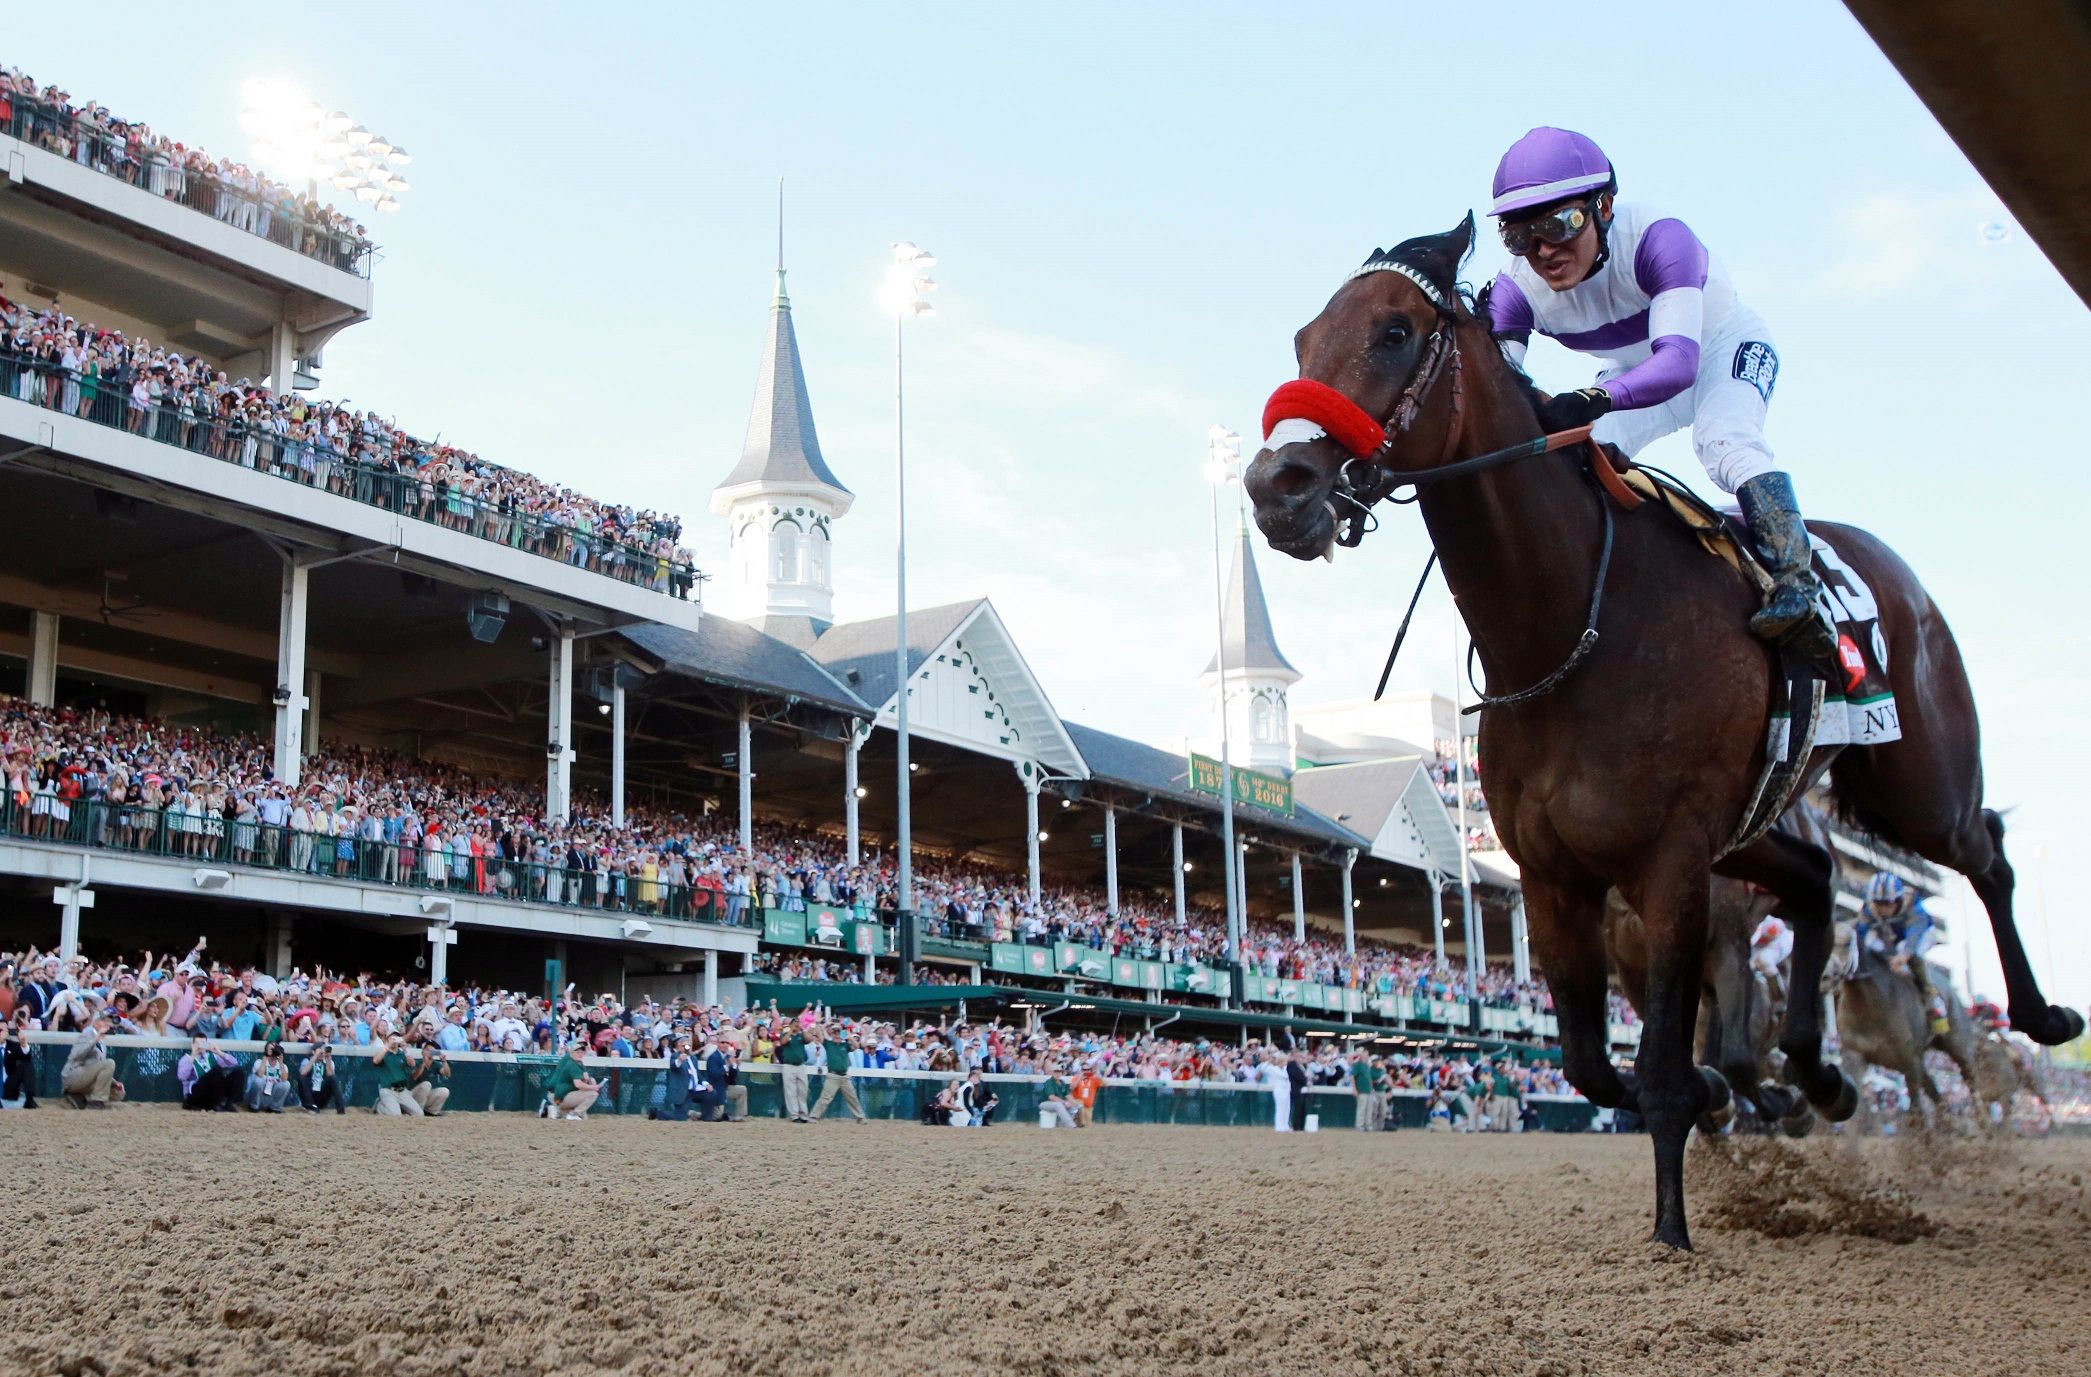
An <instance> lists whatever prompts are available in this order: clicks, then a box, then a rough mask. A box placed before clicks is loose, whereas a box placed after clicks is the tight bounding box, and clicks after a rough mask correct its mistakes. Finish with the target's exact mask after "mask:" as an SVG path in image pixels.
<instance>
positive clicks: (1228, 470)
mask: <svg viewBox="0 0 2091 1377" xmlns="http://www.w3.org/2000/svg"><path fill="white" fill-rule="evenodd" d="M1241 462H1242V437H1241V436H1239V435H1237V434H1235V433H1234V432H1233V431H1231V430H1229V429H1227V427H1225V426H1222V425H1215V426H1212V427H1210V428H1208V429H1207V430H1206V432H1205V478H1206V482H1207V484H1208V486H1209V487H1210V488H1211V490H1212V584H1213V624H1214V625H1215V626H1216V627H1217V628H1218V629H1219V633H1220V640H1219V646H1218V651H1217V653H1216V654H1215V656H1214V663H1215V664H1217V665H1218V666H1219V670H1220V845H1221V847H1222V848H1223V849H1224V850H1225V852H1226V865H1227V868H1226V873H1225V879H1226V890H1227V959H1228V960H1229V961H1230V962H1232V963H1234V964H1235V965H1237V966H1239V965H1240V964H1241V959H1242V927H1243V922H1242V918H1243V909H1244V905H1243V903H1242V883H1241V853H1240V851H1238V850H1237V849H1236V848H1235V845H1234V752H1233V745H1232V740H1231V737H1232V732H1231V730H1230V729H1229V726H1228V722H1227V572H1226V568H1225V565H1224V563H1223V562H1222V559H1221V555H1220V548H1221V543H1220V489H1221V488H1224V487H1226V486H1227V485H1228V484H1229V483H1234V482H1237V481H1239V480H1240V478H1241ZM1234 995H1235V1002H1236V1003H1240V1002H1241V991H1240V990H1239V989H1237V990H1236V991H1235V992H1234Z"/></svg>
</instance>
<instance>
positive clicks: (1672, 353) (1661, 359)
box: [1603, 220, 1706, 411]
mask: <svg viewBox="0 0 2091 1377" xmlns="http://www.w3.org/2000/svg"><path fill="white" fill-rule="evenodd" d="M1634 282H1635V283H1636V284H1637V285H1638V286H1639V287H1640V288H1641V290H1642V291H1644V292H1646V293H1648V296H1649V299H1650V301H1654V300H1655V299H1656V298H1657V297H1660V296H1662V295H1663V294H1664V293H1665V292H1680V293H1692V294H1694V295H1692V296H1689V297H1683V298H1678V299H1681V300H1686V301H1689V302H1691V303H1693V305H1692V306H1691V307H1690V308H1689V309H1690V312H1691V315H1692V317H1693V318H1694V319H1696V317H1697V314H1698V308H1697V304H1696V303H1697V300H1698V298H1697V296H1696V294H1697V293H1698V292H1701V291H1704V290H1705V288H1706V245H1704V244H1702V243H1700V242H1699V236H1698V235H1696V234H1693V233H1692V231H1691V230H1690V229H1689V228H1688V227H1687V226H1686V225H1685V223H1684V221H1682V220H1658V221H1656V222H1655V223H1654V224H1652V225H1650V226H1649V227H1648V230H1647V232H1646V233H1645V234H1643V235H1642V236H1641V244H1640V247H1639V248H1637V249H1636V250H1634ZM1657 309H1658V310H1660V309H1661V308H1660V307H1658V308H1657ZM1648 348H1649V350H1650V353H1649V356H1648V357H1647V358H1646V359H1644V360H1642V361H1641V362H1640V363H1637V364H1635V365H1634V366H1633V367H1632V368H1629V369H1627V370H1626V372H1624V373H1621V374H1620V375H1619V376H1618V377H1616V378H1613V379H1611V380H1610V381H1608V382H1606V383H1604V384H1603V386H1604V389H1605V391H1607V392H1609V393H1611V394H1612V404H1613V405H1614V406H1615V407H1618V408H1619V409H1620V410H1622V411H1632V410H1634V409H1635V408H1637V407H1644V406H1657V405H1660V404H1661V403H1663V402H1667V401H1669V400H1670V399H1671V398H1672V397H1674V396H1676V395H1677V394H1678V393H1680V392H1682V391H1684V390H1685V389H1686V388H1688V387H1690V386H1691V385H1692V380H1693V379H1694V378H1695V377H1697V376H1698V373H1699V340H1698V338H1697V333H1696V332H1694V333H1693V334H1689V335H1687V334H1666V335H1657V336H1656V337H1655V338H1654V339H1652V340H1650V341H1649V342H1648Z"/></svg>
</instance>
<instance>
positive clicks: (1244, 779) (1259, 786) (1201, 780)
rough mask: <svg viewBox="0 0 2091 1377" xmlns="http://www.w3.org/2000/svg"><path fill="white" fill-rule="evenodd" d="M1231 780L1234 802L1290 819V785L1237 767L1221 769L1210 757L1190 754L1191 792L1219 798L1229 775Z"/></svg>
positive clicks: (1273, 777) (1275, 777)
mask: <svg viewBox="0 0 2091 1377" xmlns="http://www.w3.org/2000/svg"><path fill="white" fill-rule="evenodd" d="M1230 773H1231V774H1232V775H1233V777H1234V801H1235V802H1236V803H1243V804H1247V805H1248V806H1250V807H1252V808H1261V809H1264V810H1265V811H1266V812H1271V813H1283V814H1284V815H1285V816H1286V817H1288V818H1289V817H1291V816H1292V782H1291V781H1290V780H1286V779H1280V778H1279V777H1278V776H1276V775H1267V774H1264V773H1263V772H1262V771H1260V770H1244V769H1243V768H1242V767H1241V766H1239V765H1236V766H1233V767H1231V769H1229V768H1223V767H1222V766H1221V764H1220V762H1219V761H1217V760H1214V759H1212V758H1211V757H1210V756H1203V755H1199V754H1198V753H1197V752H1195V751H1193V752H1192V753H1191V775H1190V779H1191V788H1192V789H1193V790H1195V791H1196V792H1198V793H1201V794H1211V795H1212V796H1213V797H1214V798H1218V797H1220V795H1221V793H1222V792H1223V788H1222V785H1223V781H1224V780H1225V779H1226V777H1227V776H1228V775H1229V774H1230Z"/></svg>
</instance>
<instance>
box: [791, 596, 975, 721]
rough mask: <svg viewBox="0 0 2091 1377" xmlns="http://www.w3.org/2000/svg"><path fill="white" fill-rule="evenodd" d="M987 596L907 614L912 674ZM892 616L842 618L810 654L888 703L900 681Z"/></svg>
mask: <svg viewBox="0 0 2091 1377" xmlns="http://www.w3.org/2000/svg"><path fill="white" fill-rule="evenodd" d="M986 604H987V599H986V598H974V599H972V600H970V601H968V602H954V603H947V604H945V605H944V606H942V607H925V608H922V609H920V610H919V611H916V610H910V611H909V612H908V673H909V674H910V675H913V674H914V672H915V671H916V670H918V669H920V668H922V662H923V661H925V660H927V659H928V658H929V657H930V656H931V655H934V654H935V653H936V649H937V647H938V646H940V645H942V644H943V643H944V642H945V641H946V640H947V639H948V638H949V637H950V635H951V633H952V632H954V631H956V630H958V628H959V627H960V626H961V625H962V624H963V623H964V622H965V620H966V618H968V617H970V616H972V615H973V612H974V610H975V609H977V608H980V607H984V606H986ZM894 622H895V619H894V618H892V617H873V618H871V619H870V620H869V621H861V622H843V623H842V624H840V625H838V626H832V627H829V628H828V629H827V630H826V631H825V632H823V633H822V634H821V637H820V639H819V640H817V641H815V642H814V643H813V648H812V649H811V650H809V651H807V652H806V653H807V654H808V655H810V656H812V657H813V659H815V660H816V661H818V662H819V663H820V664H821V665H822V666H823V667H824V668H825V669H826V670H827V671H828V673H830V674H832V675H834V676H835V678H837V679H838V680H840V681H842V682H843V683H845V684H847V685H849V687H850V690H851V691H852V692H854V693H855V694H856V695H857V696H858V697H859V698H861V699H863V700H864V701H865V702H866V703H869V704H871V705H873V706H883V705H884V704H886V703H889V702H891V701H892V699H893V693H894V690H895V689H896V688H897V687H898V683H897V681H896V680H895V677H894V667H893V663H894V655H893V651H894V644H893V643H894V640H895V630H894Z"/></svg>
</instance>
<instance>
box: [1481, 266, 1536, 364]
mask: <svg viewBox="0 0 2091 1377" xmlns="http://www.w3.org/2000/svg"><path fill="white" fill-rule="evenodd" d="M1488 332H1489V334H1491V335H1493V336H1494V337H1495V341H1496V344H1497V346H1498V347H1499V348H1501V349H1502V351H1503V357H1504V358H1506V359H1508V360H1509V361H1510V366H1511V367H1512V368H1523V367H1524V366H1525V350H1526V348H1527V347H1528V346H1529V345H1530V344H1531V343H1532V303H1531V301H1529V300H1528V299H1527V298H1526V296H1525V289H1524V288H1522V287H1520V286H1518V285H1517V283H1516V282H1514V281H1513V280H1511V276H1510V274H1509V273H1497V274H1496V280H1495V284H1494V285H1493V286H1491V287H1490V288H1489V289H1488Z"/></svg>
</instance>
